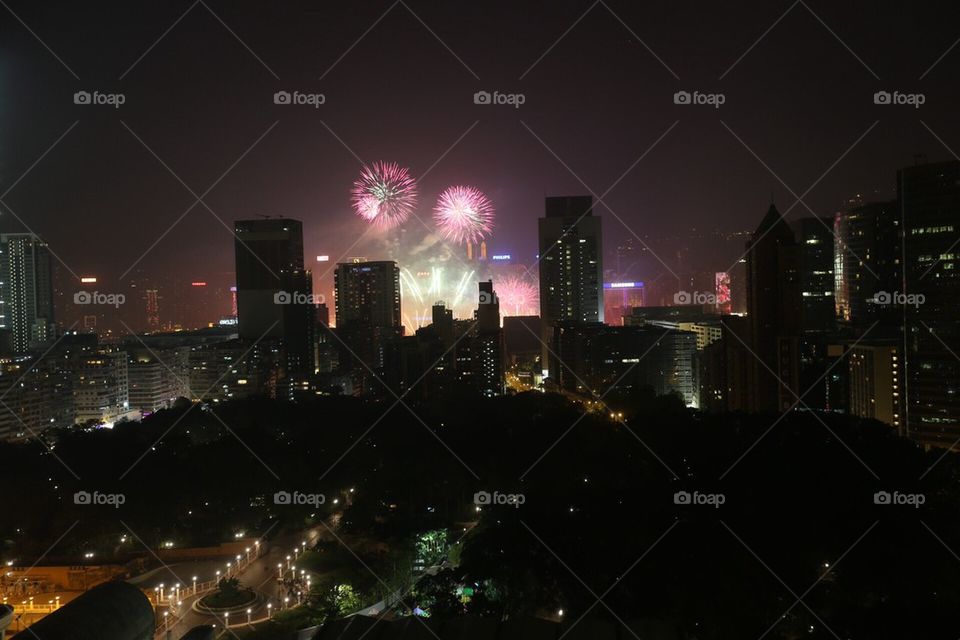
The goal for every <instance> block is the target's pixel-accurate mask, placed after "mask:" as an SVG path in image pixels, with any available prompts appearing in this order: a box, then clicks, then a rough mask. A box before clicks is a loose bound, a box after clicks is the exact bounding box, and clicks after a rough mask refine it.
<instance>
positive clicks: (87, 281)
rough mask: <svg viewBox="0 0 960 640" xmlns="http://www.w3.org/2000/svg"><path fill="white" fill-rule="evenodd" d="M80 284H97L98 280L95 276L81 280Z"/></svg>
mask: <svg viewBox="0 0 960 640" xmlns="http://www.w3.org/2000/svg"><path fill="white" fill-rule="evenodd" d="M80 282H82V283H83V284H96V283H97V278H96V277H95V276H84V277H82V278H80Z"/></svg>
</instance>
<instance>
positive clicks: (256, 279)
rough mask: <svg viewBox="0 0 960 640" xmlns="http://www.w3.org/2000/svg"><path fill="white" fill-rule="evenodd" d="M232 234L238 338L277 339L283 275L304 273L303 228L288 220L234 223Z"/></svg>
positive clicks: (280, 327) (269, 219)
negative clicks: (279, 300) (279, 298)
mask: <svg viewBox="0 0 960 640" xmlns="http://www.w3.org/2000/svg"><path fill="white" fill-rule="evenodd" d="M234 234H235V237H236V240H235V242H234V251H235V253H236V267H237V274H236V275H237V292H236V293H237V314H238V324H239V329H240V337H241V338H243V339H245V340H258V339H260V338H262V337H267V338H280V337H282V336H283V311H284V306H285V305H282V304H277V302H276V296H277V294H278V293H280V292H283V291H284V290H283V285H284V282H283V281H282V274H283V273H285V272H303V271H304V264H303V225H302V223H301V222H300V221H299V220H292V219H290V218H265V219H262V220H238V221H236V222H235V223H234ZM287 293H290V292H287Z"/></svg>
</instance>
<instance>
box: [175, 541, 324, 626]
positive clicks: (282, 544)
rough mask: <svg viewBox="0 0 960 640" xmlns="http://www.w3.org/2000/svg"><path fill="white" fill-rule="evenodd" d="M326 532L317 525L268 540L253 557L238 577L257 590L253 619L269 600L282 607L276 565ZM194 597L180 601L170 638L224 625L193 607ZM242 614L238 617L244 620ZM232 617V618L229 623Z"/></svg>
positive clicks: (249, 587) (275, 606)
mask: <svg viewBox="0 0 960 640" xmlns="http://www.w3.org/2000/svg"><path fill="white" fill-rule="evenodd" d="M324 534H327V535H329V534H328V532H327V530H326V528H325V527H323V526H322V525H321V526H318V527H314V528H312V529H309V530H307V531H304V532H301V533H299V534H286V535H281V536H278V537H277V538H275V539H274V540H272V541H271V542H270V545H269V548H268V550H267V551H266V553H264V554H263V555H262V556H260V557H259V558H257V559H256V560H254V561H253V562H252V563H250V565H249V566H248V567H247V568H246V569H245V570H244V571H243V572H242V573H241V574H240V575H239V576H237V577H238V579H239V580H240V584H241V585H242V586H244V587H246V588H248V589H252V590H253V591H255V592H256V593H258V594H259V595H260V596H261V598H260V602H258V604H257V605H256V606H255V607H253V612H252V614H251V615H252V617H253V619H256V618H262V617H263V616H264V615H265V612H266V606H267V604H268V603H270V604H272V605H273V608H274V610H276V609H277V608H278V607H280V606H281V604H282V603H281V602H280V600H279V598H278V593H279V586H278V583H277V564H281V563H282V564H283V565H284V566H286V557H287V556H288V555H290V554H291V553H292V551H293V549H294V547H297V546H299V545H300V543H301V542H304V541H305V542H306V543H307V549H310V548H312V547H313V546H314V545H316V544H317V543H318V542H319V541H320V540H321V539H322V538H323V537H324ZM194 600H195V598H189V599H187V600H184V601H183V606H182V607H181V609H182V610H183V611H184V612H185V613H184V615H183V617H182V618H181V619H180V620H179V622H177V624H175V625H173V626H172V627H171V634H170V637H171V638H179V637H180V636H182V635H183V634H185V633H186V632H187V631H189V630H190V629H191V628H193V627H195V626H197V625H201V624H216V625H217V626H218V627H223V618H222V617H219V618H218V617H217V616H213V615H210V614H205V613H200V612H197V611H194V610H193V608H192V607H193V603H194ZM245 618H246V616H245V615H241V616H240V620H241V621H242V620H244V619H245ZM234 622H235V619H232V620H231V624H233V623H234Z"/></svg>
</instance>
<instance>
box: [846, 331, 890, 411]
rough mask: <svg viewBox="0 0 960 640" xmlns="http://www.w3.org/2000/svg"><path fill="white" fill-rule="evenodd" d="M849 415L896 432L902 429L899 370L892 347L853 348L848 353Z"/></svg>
mask: <svg viewBox="0 0 960 640" xmlns="http://www.w3.org/2000/svg"><path fill="white" fill-rule="evenodd" d="M848 357H849V370H850V378H849V385H850V398H849V407H850V413H851V414H852V415H855V416H860V417H861V418H873V419H874V420H879V421H880V422H885V423H887V424H889V425H890V426H893V427H896V428H897V429H898V430H899V429H900V427H901V425H902V418H901V416H902V413H903V411H902V403H903V366H902V359H901V357H900V348H899V347H898V346H896V345H894V344H889V345H867V344H863V343H860V344H856V345H853V346H852V347H851V348H850V350H849V351H848Z"/></svg>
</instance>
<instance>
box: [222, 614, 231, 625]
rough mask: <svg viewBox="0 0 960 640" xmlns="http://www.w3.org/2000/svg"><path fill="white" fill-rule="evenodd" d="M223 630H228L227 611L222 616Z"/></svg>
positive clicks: (228, 616)
mask: <svg viewBox="0 0 960 640" xmlns="http://www.w3.org/2000/svg"><path fill="white" fill-rule="evenodd" d="M223 628H224V629H229V628H230V612H229V611H227V612H226V613H224V614H223Z"/></svg>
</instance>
